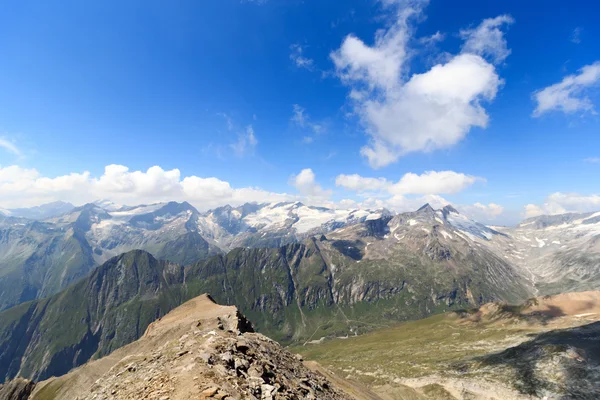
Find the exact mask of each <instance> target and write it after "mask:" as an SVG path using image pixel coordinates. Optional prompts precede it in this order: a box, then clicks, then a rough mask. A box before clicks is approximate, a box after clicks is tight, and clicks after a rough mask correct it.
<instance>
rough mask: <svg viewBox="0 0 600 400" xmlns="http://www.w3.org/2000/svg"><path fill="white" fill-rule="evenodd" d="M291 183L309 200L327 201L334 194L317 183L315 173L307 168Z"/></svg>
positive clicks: (293, 178)
mask: <svg viewBox="0 0 600 400" xmlns="http://www.w3.org/2000/svg"><path fill="white" fill-rule="evenodd" d="M291 183H292V185H293V186H294V187H295V188H296V189H297V190H298V192H300V194H302V195H304V196H307V197H309V198H317V199H327V198H328V197H330V196H331V194H332V192H331V190H325V189H323V188H322V187H321V185H319V184H318V183H317V181H316V177H315V173H314V172H313V170H312V169H310V168H305V169H303V170H302V171H300V173H299V174H298V175H296V176H293V177H292V180H291Z"/></svg>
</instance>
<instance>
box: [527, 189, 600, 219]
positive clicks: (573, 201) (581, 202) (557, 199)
mask: <svg viewBox="0 0 600 400" xmlns="http://www.w3.org/2000/svg"><path fill="white" fill-rule="evenodd" d="M599 210H600V195H597V194H591V195H581V194H578V193H561V192H556V193H552V194H551V195H549V196H548V197H547V198H546V200H545V201H544V203H543V204H541V205H537V204H527V205H526V206H525V210H524V213H523V215H524V216H525V217H526V218H530V217H537V216H539V215H553V214H563V213H566V212H591V211H599Z"/></svg>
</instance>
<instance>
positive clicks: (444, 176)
mask: <svg viewBox="0 0 600 400" xmlns="http://www.w3.org/2000/svg"><path fill="white" fill-rule="evenodd" d="M477 180H483V178H477V177H475V176H471V175H465V174H463V173H458V172H454V171H439V172H437V171H428V172H425V173H424V174H421V175H417V174H413V173H407V174H405V175H404V176H403V177H402V178H401V179H400V181H398V182H397V183H396V184H394V185H393V186H392V187H391V189H390V191H391V192H392V193H397V194H454V193H458V192H460V191H463V190H464V189H466V188H468V187H469V186H471V185H473V184H474V183H475V182H476V181H477Z"/></svg>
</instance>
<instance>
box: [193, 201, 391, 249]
mask: <svg viewBox="0 0 600 400" xmlns="http://www.w3.org/2000/svg"><path fill="white" fill-rule="evenodd" d="M383 215H392V213H391V212H390V211H388V210H385V209H381V210H362V209H347V210H341V209H330V208H325V207H314V206H307V205H304V204H302V203H301V202H282V203H266V204H244V205H243V206H240V207H236V208H233V207H231V206H225V207H220V208H216V209H214V210H210V211H208V212H206V213H204V214H203V215H202V216H201V218H199V220H198V229H199V231H200V232H201V233H202V235H203V236H204V237H206V238H207V239H210V240H213V241H214V243H215V245H218V246H219V247H221V248H222V249H223V250H224V251H228V250H231V249H233V248H236V247H278V246H282V245H284V244H287V243H294V242H298V241H302V240H303V239H306V238H308V237H310V236H313V235H316V234H321V233H327V232H330V231H332V230H334V229H337V228H341V227H344V226H346V225H351V224H356V223H359V222H363V221H365V220H366V219H368V218H379V217H381V216H383Z"/></svg>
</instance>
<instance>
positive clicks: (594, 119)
mask: <svg viewBox="0 0 600 400" xmlns="http://www.w3.org/2000/svg"><path fill="white" fill-rule="evenodd" d="M598 15H600V4H595V3H594V2H588V1H571V2H568V3H566V2H563V1H560V2H559V1H528V2H523V1H503V2H481V1H462V0H461V1H453V2H447V1H441V0H431V1H430V2H428V3H427V2H425V1H417V0H415V1H395V0H385V1H375V0H369V1H343V2H341V1H333V0H324V1H308V0H307V1H293V0H290V1H283V0H279V1H278V0H267V1H260V2H258V1H241V2H240V1H233V0H231V1H229V0H223V1H204V2H198V1H177V2H163V1H143V2H142V1H130V2H117V1H103V2H81V1H70V0H68V1H64V2H60V4H57V3H55V4H50V3H49V2H42V1H5V2H2V4H0V54H1V55H2V57H1V59H2V62H1V64H0V71H1V76H0V207H5V208H9V207H15V206H18V205H35V204H39V203H42V202H45V201H52V200H58V199H60V200H69V201H72V202H74V203H81V202H85V201H89V200H90V199H92V197H108V198H110V199H113V200H114V201H117V202H124V203H135V202H151V201H162V200H165V199H167V198H173V199H176V200H183V199H187V200H190V201H191V202H192V203H193V204H195V205H197V206H198V207H199V208H209V207H213V206H215V205H217V204H220V203H228V202H229V203H239V202H241V201H244V200H255V201H267V200H270V199H274V200H278V199H287V198H290V199H291V198H299V199H301V200H303V201H306V202H309V203H315V204H326V205H332V206H342V205H352V206H356V204H353V203H351V202H350V201H349V200H352V201H354V202H356V203H357V204H358V205H360V206H364V207H367V206H373V207H375V206H387V207H390V208H395V209H398V210H402V209H410V208H412V207H414V206H415V205H417V204H419V203H420V202H421V201H424V200H427V201H431V202H432V203H436V202H439V203H443V202H452V203H453V204H457V205H461V208H462V210H464V211H465V212H467V213H469V214H471V215H473V216H474V217H476V218H479V219H481V220H484V221H486V222H494V221H497V222H498V223H510V222H514V221H516V220H518V219H520V218H521V217H523V216H525V215H527V216H532V215H536V214H540V213H556V212H564V211H588V210H595V209H600V197H598V193H600V189H599V186H598V176H599V173H600V135H599V134H598V132H599V127H600V125H599V119H598V115H597V114H596V111H595V109H596V107H594V106H595V105H596V104H597V103H598V100H600V96H599V91H598V83H599V82H600V72H598V71H600V64H595V63H596V62H597V61H598V60H600V43H599V42H598V40H597V38H598V37H600V28H599V27H598V24H597V16H598ZM485 21H487V23H486V22H485ZM377 32H379V34H378V33H377ZM349 35H351V36H349ZM377 35H378V36H377ZM376 37H379V39H376ZM349 38H350V41H352V40H354V42H352V43H350V42H349V41H348V40H349ZM345 44H347V45H348V47H347V48H344V45H345ZM351 44H352V45H356V46H354V47H352V46H350V45H351ZM351 47H352V48H351ZM344 49H346V50H348V51H345V50H344ZM365 57H366V58H365ZM369 57H370V58H369ZM336 60H337V61H336ZM436 66H437V67H440V68H437V69H436ZM451 66H454V68H450V67H451ZM586 66H587V67H589V68H588V69H586V70H582V68H585V67H586ZM432 69H433V71H437V70H439V72H441V78H439V79H437V78H435V77H434V75H433V74H432V73H429V72H431V71H432ZM390 71H391V72H390ZM418 75H421V76H422V77H423V79H420V81H419V83H417V82H416V81H417V79H416V78H415V79H413V80H412V81H411V78H413V77H415V76H418ZM413 81H414V82H413ZM411 82H412V83H411ZM561 82H562V84H561ZM431 85H433V87H432V86H431ZM444 85H447V86H448V88H447V90H446V88H445V86H444ZM457 85H458V89H456V86H457ZM552 85H559V86H554V87H552ZM442 86H444V90H441V89H440V87H442ZM546 88H549V89H548V90H546V91H545V92H543V90H544V89H546ZM351 93H354V94H357V96H358V95H359V97H360V98H357V97H353V96H351ZM464 93H471V94H470V95H468V96H467V95H465V96H467V97H466V98H463V97H464V96H462V94H464ZM535 93H538V94H539V93H541V94H542V95H543V97H540V98H538V97H536V95H535ZM411 96H412V97H411ZM436 96H441V97H436ZM442 98H443V99H442ZM420 102H424V103H422V105H423V106H421V103H420ZM432 102H433V103H435V104H436V106H435V107H434V106H433V105H431V104H432ZM440 102H441V103H443V106H442V107H441V108H439V107H438V106H439V103H440ZM373 105H375V106H374V108H375V109H377V111H374V110H373ZM370 107H371V108H370ZM428 107H432V108H431V110H429V111H431V113H432V114H427V112H426V111H427V110H428ZM424 109H425V110H426V111H423V110H424ZM536 109H537V111H536ZM422 114H423V115H422ZM440 114H444V115H445V116H444V117H443V118H442V117H440ZM446 114H447V115H446ZM474 114H476V115H474ZM382 115H385V118H383V119H384V120H382V119H381V118H379V117H380V116H382ZM405 115H408V116H405ZM432 116H433V117H432ZM432 118H433V122H432ZM434 125H435V126H434ZM361 149H362V150H361ZM369 149H371V150H373V149H376V151H375V153H374V154H375V155H373V156H372V158H369V157H368V156H367V153H368V151H369ZM110 165H118V166H121V167H118V168H116V167H113V168H109V169H108V170H106V171H105V168H106V167H107V166H110ZM153 166H158V167H159V169H156V168H155V169H153V170H152V171H148V169H149V168H151V167H153ZM173 170H177V171H178V175H177V173H176V172H173ZM161 171H162V172H161ZM430 171H433V172H434V173H429V174H428V172H430ZM443 172H446V174H443ZM450 172H452V174H450ZM355 174H356V175H357V176H355ZM406 174H414V175H409V176H406ZM340 176H341V178H340ZM349 176H352V177H353V178H352V179H349ZM403 177H405V178H404V180H402V179H403ZM186 178H189V179H188V180H187V181H185V179H186ZM359 178H360V179H359ZM362 178H383V179H379V180H376V181H375V180H368V179H362ZM184 181H185V182H187V183H186V184H183V183H182V182H184ZM349 182H350V183H349ZM475 204H478V205H477V206H475ZM490 204H492V205H493V206H491V207H490ZM525 206H527V208H525Z"/></svg>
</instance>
